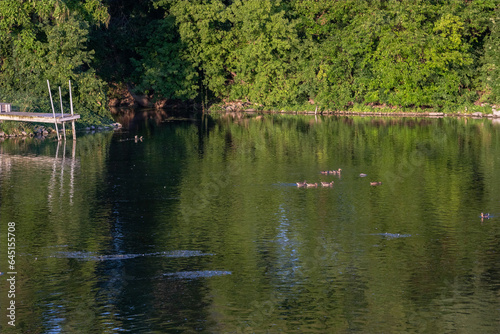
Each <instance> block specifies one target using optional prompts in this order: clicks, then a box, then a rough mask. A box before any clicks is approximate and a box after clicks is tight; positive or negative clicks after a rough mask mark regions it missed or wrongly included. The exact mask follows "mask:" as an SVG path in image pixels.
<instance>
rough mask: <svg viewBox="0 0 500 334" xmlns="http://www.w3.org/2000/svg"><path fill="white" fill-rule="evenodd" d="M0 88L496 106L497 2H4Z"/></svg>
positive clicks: (91, 100)
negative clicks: (71, 84) (116, 88)
mask: <svg viewBox="0 0 500 334" xmlns="http://www.w3.org/2000/svg"><path fill="white" fill-rule="evenodd" d="M0 13H1V14H0V97H2V95H6V94H10V95H16V94H17V96H22V93H24V94H25V95H26V94H31V95H33V96H42V95H43V94H46V93H45V91H46V88H45V79H49V80H51V82H52V81H54V82H55V83H56V84H62V83H63V82H64V81H67V80H68V79H71V80H73V81H75V82H76V84H77V97H78V98H79V101H80V102H81V103H82V104H85V105H87V106H88V107H89V108H91V109H92V110H97V111H99V110H103V109H105V102H106V97H105V92H106V89H105V88H106V85H109V84H114V85H120V84H121V85H125V84H127V85H128V86H129V87H133V88H134V89H135V91H136V93H141V94H146V95H149V96H150V97H152V98H153V99H158V100H159V99H175V100H180V101H188V100H198V101H200V100H201V99H210V100H211V101H234V100H241V101H248V102H250V103H254V104H259V105H261V106H264V107H266V108H273V109H277V108H284V107H293V108H297V109H301V108H302V109H307V108H313V107H314V105H316V106H319V107H320V108H321V109H330V110H332V109H333V110H341V109H348V108H351V107H352V106H353V105H367V104H370V105H391V106H399V107H403V108H427V107H432V108H440V109H445V110H454V109H458V108H462V107H464V106H472V105H473V104H474V103H476V104H477V103H483V102H484V103H490V104H495V103H497V104H498V103H500V80H499V79H498V75H499V71H500V53H499V51H500V50H499V46H500V28H499V21H500V15H499V13H500V0H471V1H464V0H445V1H433V0H368V1H367V0H344V1H331V0H245V1H243V0H233V1H231V0H226V1H223V0H192V1H188V0H143V1H137V0H123V1H116V0H86V1H74V0H44V1H28V0H4V1H2V2H0Z"/></svg>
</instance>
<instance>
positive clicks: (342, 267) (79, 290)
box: [0, 112, 500, 333]
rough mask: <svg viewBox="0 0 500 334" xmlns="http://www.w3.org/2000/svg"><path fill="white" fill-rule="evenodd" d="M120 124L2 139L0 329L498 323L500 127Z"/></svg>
mask: <svg viewBox="0 0 500 334" xmlns="http://www.w3.org/2000/svg"><path fill="white" fill-rule="evenodd" d="M117 119H118V121H121V122H123V123H124V124H125V125H126V126H127V128H126V129H124V130H122V131H119V132H115V133H113V132H104V133H96V134H79V137H78V140H77V142H76V146H74V147H73V142H72V141H68V142H67V143H66V145H64V143H62V144H60V145H58V144H57V142H55V141H53V140H44V141H40V140H37V139H26V140H13V139H10V140H5V141H3V142H0V235H1V240H0V245H1V246H0V247H1V258H0V271H2V272H4V273H5V272H8V271H9V269H8V268H7V261H8V258H7V255H6V252H7V232H8V225H9V224H8V223H9V222H13V223H15V244H16V246H15V247H16V249H15V250H16V257H15V261H16V263H15V270H16V272H17V275H16V284H15V289H16V290H15V298H9V297H8V288H9V285H8V282H7V278H9V276H10V275H8V274H4V275H3V276H0V282H1V293H0V302H1V307H0V308H1V310H0V313H1V314H0V315H1V318H0V319H1V320H0V331H1V332H2V333H118V332H130V333H195V332H200V333H352V332H357V333H402V332H403V333H498V332H499V330H500V191H499V190H500V124H498V123H496V124H495V122H494V121H492V120H487V119H479V120H473V119H448V118H444V119H428V118H427V119H424V118H370V117H366V118H361V117H352V118H347V117H314V116H285V115H265V116H259V117H255V116H243V115H238V114H234V115H214V114H212V115H208V116H205V117H201V116H200V117H186V118H176V117H173V116H171V115H169V113H168V112H163V114H158V113H153V112H149V113H148V112H141V114H132V113H129V114H126V115H121V116H117ZM135 135H138V136H139V137H141V136H142V137H143V138H142V141H141V140H137V141H136V140H134V136H135ZM339 168H341V169H342V172H341V174H340V175H322V174H321V173H320V171H323V170H334V169H339ZM361 173H364V174H366V175H367V176H366V177H360V176H359V175H360V174H361ZM303 180H307V181H308V182H311V183H315V182H318V183H319V182H321V181H323V182H330V181H334V185H333V187H331V188H322V187H321V186H320V187H318V188H309V189H304V188H297V187H296V186H295V182H297V181H303ZM374 181H377V182H382V185H380V186H371V185H370V182H374ZM481 212H485V213H486V212H487V213H490V214H491V215H492V218H490V219H483V220H481V218H480V214H481ZM11 225H12V224H11ZM11 300H15V305H16V314H15V316H16V318H15V320H16V322H15V324H16V327H15V328H12V326H9V325H8V324H7V321H9V319H8V318H7V315H8V313H7V312H8V311H7V310H6V308H7V306H8V305H9V303H10V302H11Z"/></svg>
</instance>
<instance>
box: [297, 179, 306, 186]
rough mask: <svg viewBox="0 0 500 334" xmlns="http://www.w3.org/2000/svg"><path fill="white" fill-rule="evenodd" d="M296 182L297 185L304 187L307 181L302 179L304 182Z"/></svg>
mask: <svg viewBox="0 0 500 334" xmlns="http://www.w3.org/2000/svg"><path fill="white" fill-rule="evenodd" d="M296 184H297V187H305V186H306V184H307V181H306V180H304V182H297V183H296Z"/></svg>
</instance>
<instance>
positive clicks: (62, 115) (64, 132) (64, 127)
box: [59, 86, 66, 141]
mask: <svg viewBox="0 0 500 334" xmlns="http://www.w3.org/2000/svg"><path fill="white" fill-rule="evenodd" d="M59 101H61V118H64V111H63V104H62V95H61V86H59ZM62 126H63V135H64V141H66V126H65V125H64V122H62Z"/></svg>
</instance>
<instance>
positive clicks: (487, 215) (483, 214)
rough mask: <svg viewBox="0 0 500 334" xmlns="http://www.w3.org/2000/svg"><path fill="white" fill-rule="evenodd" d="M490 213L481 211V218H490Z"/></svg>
mask: <svg viewBox="0 0 500 334" xmlns="http://www.w3.org/2000/svg"><path fill="white" fill-rule="evenodd" d="M490 218H491V215H490V214H489V213H482V212H481V219H490Z"/></svg>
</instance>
